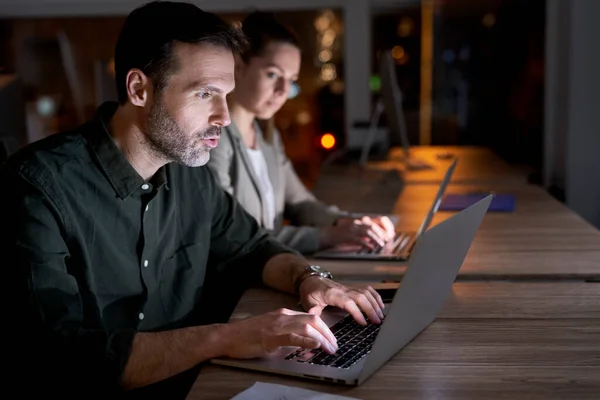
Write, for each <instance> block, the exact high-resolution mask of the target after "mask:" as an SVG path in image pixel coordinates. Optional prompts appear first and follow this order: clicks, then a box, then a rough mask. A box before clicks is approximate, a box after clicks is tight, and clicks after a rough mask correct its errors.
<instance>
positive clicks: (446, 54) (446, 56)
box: [442, 49, 456, 64]
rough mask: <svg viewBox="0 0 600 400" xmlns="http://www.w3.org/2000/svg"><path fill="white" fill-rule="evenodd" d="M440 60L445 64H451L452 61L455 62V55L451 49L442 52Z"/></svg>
mask: <svg viewBox="0 0 600 400" xmlns="http://www.w3.org/2000/svg"><path fill="white" fill-rule="evenodd" d="M442 59H443V60H444V61H445V62H446V63H447V64H452V63H453V62H454V61H456V53H455V52H454V50H452V49H446V50H444V51H443V52H442Z"/></svg>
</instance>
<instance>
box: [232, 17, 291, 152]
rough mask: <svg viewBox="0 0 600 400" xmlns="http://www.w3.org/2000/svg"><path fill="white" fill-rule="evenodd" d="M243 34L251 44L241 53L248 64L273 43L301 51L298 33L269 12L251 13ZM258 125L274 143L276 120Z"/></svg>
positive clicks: (261, 121)
mask: <svg viewBox="0 0 600 400" xmlns="http://www.w3.org/2000/svg"><path fill="white" fill-rule="evenodd" d="M242 32H243V33H244V35H245V36H246V38H247V39H248V42H249V46H247V47H246V48H245V51H243V52H242V53H241V57H242V59H243V60H244V62H246V63H247V62H248V61H250V59H251V58H252V57H259V56H261V55H262V54H263V53H264V51H265V49H266V48H267V46H268V45H269V44H270V43H272V42H275V43H286V44H291V45H293V46H295V47H297V48H298V49H300V45H299V42H298V38H297V36H296V33H295V32H294V31H293V30H292V29H291V28H290V27H288V26H286V25H284V24H283V23H281V22H279V21H278V20H277V19H276V18H275V15H274V14H272V13H269V12H264V11H254V12H252V13H250V14H249V15H248V16H247V17H246V18H244V20H243V21H242ZM258 124H259V126H260V128H261V130H262V131H263V136H264V138H265V140H266V141H267V142H269V143H270V142H272V141H273V133H274V130H275V121H274V119H273V118H270V119H268V120H259V121H258Z"/></svg>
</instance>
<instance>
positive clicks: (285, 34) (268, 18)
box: [242, 11, 300, 61]
mask: <svg viewBox="0 0 600 400" xmlns="http://www.w3.org/2000/svg"><path fill="white" fill-rule="evenodd" d="M242 32H243V33H244V35H246V38H247V39H248V41H249V42H250V45H249V46H247V47H246V49H245V51H243V52H242V58H243V59H244V61H248V60H250V58H252V57H256V56H260V55H262V53H263V52H264V51H265V49H266V47H267V46H268V45H269V43H271V42H277V43H287V44H291V45H294V46H296V47H298V48H300V45H299V43H298V38H297V36H296V34H295V32H294V31H293V30H292V29H291V28H290V27H288V26H286V25H284V24H283V23H281V22H279V21H278V20H277V19H276V18H275V15H274V14H272V13H268V12H264V11H254V12H252V13H250V14H249V15H248V16H247V17H246V18H244V20H243V21H242Z"/></svg>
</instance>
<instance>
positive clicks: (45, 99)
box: [36, 96, 57, 117]
mask: <svg viewBox="0 0 600 400" xmlns="http://www.w3.org/2000/svg"><path fill="white" fill-rule="evenodd" d="M56 109H57V105H56V101H54V99H53V98H52V97H50V96H41V97H40V98H38V99H37V102H36V110H37V112H38V114H39V115H40V116H42V117H52V116H53V115H54V114H56Z"/></svg>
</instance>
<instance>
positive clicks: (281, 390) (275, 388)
mask: <svg viewBox="0 0 600 400" xmlns="http://www.w3.org/2000/svg"><path fill="white" fill-rule="evenodd" d="M231 400H358V399H356V398H353V397H345V396H337V395H333V394H328V393H320V392H315V391H313V390H308V389H301V388H297V387H293V386H284V385H276V384H274V383H265V382H256V383H255V384H254V385H252V386H250V387H249V388H248V389H246V390H244V391H243V392H242V393H240V394H238V395H237V396H235V397H232V398H231Z"/></svg>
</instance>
